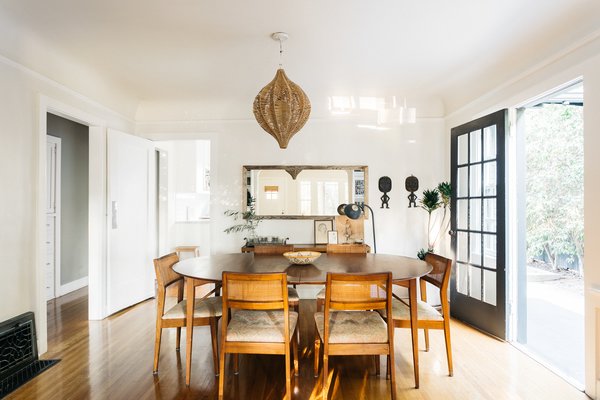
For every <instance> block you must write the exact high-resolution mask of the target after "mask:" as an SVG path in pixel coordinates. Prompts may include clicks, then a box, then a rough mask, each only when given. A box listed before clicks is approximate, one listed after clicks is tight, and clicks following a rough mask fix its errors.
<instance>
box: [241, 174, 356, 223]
mask: <svg viewBox="0 0 600 400" xmlns="http://www.w3.org/2000/svg"><path fill="white" fill-rule="evenodd" d="M242 174H243V175H242V176H243V182H244V183H245V185H243V194H242V195H243V204H245V205H246V208H249V207H250V204H251V203H252V202H253V201H254V208H255V213H256V215H258V216H261V217H263V218H271V219H277V218H279V219H313V218H316V217H323V216H331V217H333V216H335V215H338V213H337V207H338V205H340V204H342V203H353V202H367V203H368V198H367V193H368V167H367V166H364V165H245V166H244V167H243V168H242Z"/></svg>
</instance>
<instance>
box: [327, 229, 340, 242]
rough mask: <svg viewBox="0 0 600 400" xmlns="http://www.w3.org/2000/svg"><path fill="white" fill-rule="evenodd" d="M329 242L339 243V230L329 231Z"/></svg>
mask: <svg viewBox="0 0 600 400" xmlns="http://www.w3.org/2000/svg"><path fill="white" fill-rule="evenodd" d="M327 243H328V244H338V236H337V231H328V232H327Z"/></svg>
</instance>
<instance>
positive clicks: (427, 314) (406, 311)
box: [380, 299, 444, 321]
mask: <svg viewBox="0 0 600 400" xmlns="http://www.w3.org/2000/svg"><path fill="white" fill-rule="evenodd" d="M380 312H381V315H383V316H384V317H385V315H386V311H385V310H381V311H380ZM392 315H393V318H394V319H401V320H410V307H409V306H408V304H406V303H404V302H403V301H400V300H398V299H392ZM417 319H420V320H423V321H443V320H444V317H442V314H440V313H439V311H438V310H436V309H435V308H434V307H433V306H432V305H430V304H429V303H426V302H424V301H421V300H418V301H417Z"/></svg>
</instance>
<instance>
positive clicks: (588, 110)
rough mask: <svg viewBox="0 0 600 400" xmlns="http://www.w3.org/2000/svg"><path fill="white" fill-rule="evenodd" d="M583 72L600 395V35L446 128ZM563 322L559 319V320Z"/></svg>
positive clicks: (591, 322) (592, 343)
mask: <svg viewBox="0 0 600 400" xmlns="http://www.w3.org/2000/svg"><path fill="white" fill-rule="evenodd" d="M580 76H583V84H584V91H585V95H584V146H585V152H584V158H585V165H584V174H585V177H584V180H585V182H584V187H585V195H584V203H585V204H584V213H585V266H584V279H585V341H586V344H585V347H586V348H585V350H586V351H585V354H586V382H585V387H586V393H587V394H588V395H590V396H592V397H594V398H595V397H596V394H597V393H598V392H597V388H596V385H597V380H598V378H599V371H598V370H597V365H598V362H599V361H600V354H599V351H600V346H599V345H598V343H599V341H600V337H599V336H598V334H599V333H600V332H599V331H598V324H599V323H600V320H599V318H598V315H600V247H599V246H598V245H597V244H598V243H599V242H600V211H599V209H598V204H597V203H598V201H597V199H598V198H599V196H600V186H599V185H598V182H600V157H598V154H597V153H598V149H600V135H599V134H598V133H599V132H600V113H599V112H598V110H600V38H598V35H596V36H595V37H594V38H592V39H590V40H589V41H587V42H582V43H578V44H576V45H574V46H573V47H572V48H570V49H568V51H565V52H564V53H562V54H558V55H556V56H555V57H553V58H552V59H550V60H547V61H546V62H545V63H543V64H540V65H538V66H537V68H533V69H531V70H529V71H527V72H526V73H524V74H522V75H521V76H518V77H515V78H514V79H513V80H511V81H509V82H507V83H506V84H505V85H503V86H501V87H499V88H498V89H497V90H496V91H494V92H491V93H489V94H487V95H485V96H482V97H481V98H479V99H474V101H473V102H472V103H470V104H469V106H467V107H465V108H463V109H462V110H460V111H458V112H456V113H453V114H452V115H451V116H449V117H448V118H447V122H446V131H449V130H450V129H451V128H452V127H454V126H457V125H460V124H462V123H464V122H467V121H469V120H471V119H473V118H476V117H479V116H482V115H485V114H487V113H490V112H493V111H496V110H499V109H502V108H505V107H514V106H516V105H519V104H522V103H523V102H525V101H527V100H529V99H532V98H533V97H536V96H538V95H540V94H542V93H544V92H547V91H549V90H551V89H553V88H555V87H557V86H559V85H562V84H564V83H566V82H569V81H571V80H573V79H576V78H578V77H580ZM557 323H560V321H557Z"/></svg>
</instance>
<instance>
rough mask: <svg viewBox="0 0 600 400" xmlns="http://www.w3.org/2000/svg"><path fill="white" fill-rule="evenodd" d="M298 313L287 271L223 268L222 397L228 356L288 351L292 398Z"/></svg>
mask: <svg viewBox="0 0 600 400" xmlns="http://www.w3.org/2000/svg"><path fill="white" fill-rule="evenodd" d="M297 322H298V313H297V312H295V311H290V309H289V304H288V291H287V275H286V273H285V272H280V273H269V274H243V273H234V272H223V319H222V321H221V355H220V356H221V357H220V361H219V362H220V364H219V371H220V376H219V399H222V398H223V392H224V383H225V356H226V355H227V354H230V353H231V354H234V355H235V358H234V372H236V373H237V371H238V364H237V354H281V355H285V388H286V398H287V399H290V398H291V393H292V392H291V372H290V361H291V360H290V358H291V357H290V345H291V346H292V350H293V366H294V367H293V368H294V375H298V341H297V340H292V336H293V335H296V338H297V337H298V327H297V325H298V324H297Z"/></svg>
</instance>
